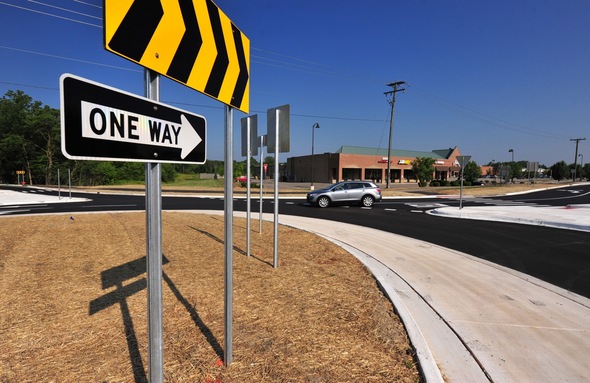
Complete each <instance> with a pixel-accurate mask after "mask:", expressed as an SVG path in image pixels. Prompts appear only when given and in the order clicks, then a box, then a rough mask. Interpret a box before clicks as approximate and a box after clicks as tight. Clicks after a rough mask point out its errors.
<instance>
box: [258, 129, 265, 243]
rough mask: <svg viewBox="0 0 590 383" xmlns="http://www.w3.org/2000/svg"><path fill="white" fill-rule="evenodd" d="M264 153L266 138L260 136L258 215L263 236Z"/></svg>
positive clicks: (260, 231)
mask: <svg viewBox="0 0 590 383" xmlns="http://www.w3.org/2000/svg"><path fill="white" fill-rule="evenodd" d="M263 152H264V136H263V135H262V136H260V204H259V205H260V213H259V215H258V220H259V222H260V228H259V229H258V233H259V234H262V184H263V182H262V181H263V178H264V166H263V165H264V164H263V163H262V161H264V159H263Z"/></svg>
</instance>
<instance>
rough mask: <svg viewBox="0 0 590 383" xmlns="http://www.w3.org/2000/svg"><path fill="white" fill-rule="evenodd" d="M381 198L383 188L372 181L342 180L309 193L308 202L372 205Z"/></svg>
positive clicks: (319, 204) (327, 204)
mask: <svg viewBox="0 0 590 383" xmlns="http://www.w3.org/2000/svg"><path fill="white" fill-rule="evenodd" d="M381 198H382V196H381V189H379V187H378V186H377V185H376V184H375V183H373V182H371V181H342V182H338V183H335V184H334V185H330V186H328V187H327V188H325V189H319V190H314V191H311V192H309V193H307V202H309V203H311V204H314V205H317V206H319V207H328V206H330V205H333V204H351V203H360V204H361V205H362V206H364V207H371V206H373V203H374V202H379V201H381Z"/></svg>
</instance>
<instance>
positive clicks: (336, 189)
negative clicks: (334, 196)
mask: <svg viewBox="0 0 590 383" xmlns="http://www.w3.org/2000/svg"><path fill="white" fill-rule="evenodd" d="M342 190H344V187H343V186H342V185H338V186H336V187H335V188H334V191H342Z"/></svg>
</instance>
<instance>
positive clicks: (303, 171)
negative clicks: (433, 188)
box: [285, 146, 461, 183]
mask: <svg viewBox="0 0 590 383" xmlns="http://www.w3.org/2000/svg"><path fill="white" fill-rule="evenodd" d="M460 155H461V153H460V151H459V149H458V148H457V147H455V148H449V149H442V150H433V151H430V152H421V151H412V150H392V151H391V156H390V159H391V163H390V166H389V167H390V182H410V181H415V177H414V173H413V171H412V161H413V160H414V159H416V158H418V157H426V158H432V159H434V161H435V173H434V174H433V177H434V179H441V180H447V179H453V178H456V177H457V176H458V174H459V166H458V162H457V160H456V158H457V156H460ZM387 160H388V156H387V149H378V148H366V147H358V146H342V147H341V148H340V149H338V150H337V151H336V152H334V153H323V154H316V155H314V156H313V158H312V156H311V155H309V156H300V157H290V158H288V159H287V166H286V168H285V177H286V179H287V180H289V181H292V182H311V181H312V179H311V178H312V174H313V181H314V182H326V183H333V182H337V181H341V180H360V179H364V180H373V181H375V182H377V183H385V181H386V179H387ZM312 165H313V171H312Z"/></svg>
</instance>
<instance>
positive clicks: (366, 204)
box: [361, 195, 375, 207]
mask: <svg viewBox="0 0 590 383" xmlns="http://www.w3.org/2000/svg"><path fill="white" fill-rule="evenodd" d="M373 202H375V199H374V198H373V197H371V196H370V195H366V196H364V197H363V199H361V204H362V205H363V206H364V207H371V206H373Z"/></svg>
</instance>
